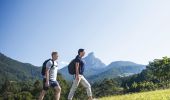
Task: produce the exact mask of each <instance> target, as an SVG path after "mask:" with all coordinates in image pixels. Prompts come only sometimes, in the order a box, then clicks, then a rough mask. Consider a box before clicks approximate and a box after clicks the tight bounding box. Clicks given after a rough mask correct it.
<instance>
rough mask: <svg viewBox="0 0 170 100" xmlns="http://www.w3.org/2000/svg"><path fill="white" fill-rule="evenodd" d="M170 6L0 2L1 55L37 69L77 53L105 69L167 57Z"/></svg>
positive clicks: (146, 0)
mask: <svg viewBox="0 0 170 100" xmlns="http://www.w3.org/2000/svg"><path fill="white" fill-rule="evenodd" d="M169 5H170V0H48V1H47V0H0V52H2V53H4V54H5V55H7V56H9V57H11V58H14V59H16V60H19V61H22V62H29V63H32V64H34V65H37V66H40V65H41V64H42V62H43V61H44V60H45V59H47V58H49V57H50V53H51V51H55V50H56V51H58V52H59V55H60V59H59V62H60V63H61V66H64V65H65V64H66V63H67V62H69V61H70V60H71V59H73V58H74V57H75V56H76V54H77V50H78V49H79V48H85V49H86V52H87V54H88V53H89V52H94V53H95V56H96V57H98V58H100V59H101V60H102V61H103V62H104V63H106V64H109V63H111V62H112V61H117V60H126V61H133V62H136V63H140V64H148V62H149V61H152V60H153V59H155V58H161V57H163V56H169V55H170V47H169V46H170V45H169V43H170V6H169Z"/></svg>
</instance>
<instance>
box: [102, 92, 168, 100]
mask: <svg viewBox="0 0 170 100" xmlns="http://www.w3.org/2000/svg"><path fill="white" fill-rule="evenodd" d="M99 100H170V89H167V90H157V91H150V92H140V93H134V94H126V95H117V96H110V97H103V98H100V99H99Z"/></svg>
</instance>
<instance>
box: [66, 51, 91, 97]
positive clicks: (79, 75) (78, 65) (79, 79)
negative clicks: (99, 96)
mask: <svg viewBox="0 0 170 100" xmlns="http://www.w3.org/2000/svg"><path fill="white" fill-rule="evenodd" d="M84 55H85V51H84V49H79V50H78V55H77V57H76V58H75V69H76V74H75V80H74V81H73V84H72V87H71V90H70V93H69V95H68V100H72V99H73V96H74V93H75V91H76V89H77V87H78V85H79V83H81V84H82V85H83V86H84V87H85V88H86V91H87V95H88V98H89V99H88V100H92V92H91V85H90V84H89V82H88V81H87V80H86V79H85V77H84V76H83V72H84V62H83V60H82V57H83V56H84Z"/></svg>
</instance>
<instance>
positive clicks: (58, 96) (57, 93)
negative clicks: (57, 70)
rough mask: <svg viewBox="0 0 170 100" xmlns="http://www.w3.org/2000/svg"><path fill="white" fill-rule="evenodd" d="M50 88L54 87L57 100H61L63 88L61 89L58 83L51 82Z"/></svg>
mask: <svg viewBox="0 0 170 100" xmlns="http://www.w3.org/2000/svg"><path fill="white" fill-rule="evenodd" d="M50 86H51V87H53V88H54V90H55V100H59V99H60V93H61V87H60V85H59V83H58V81H50Z"/></svg>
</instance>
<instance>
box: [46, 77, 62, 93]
mask: <svg viewBox="0 0 170 100" xmlns="http://www.w3.org/2000/svg"><path fill="white" fill-rule="evenodd" d="M45 83H46V78H44V79H43V90H48V89H49V87H53V88H55V87H56V86H60V85H59V83H58V81H51V80H49V85H50V86H49V87H46V86H45Z"/></svg>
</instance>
